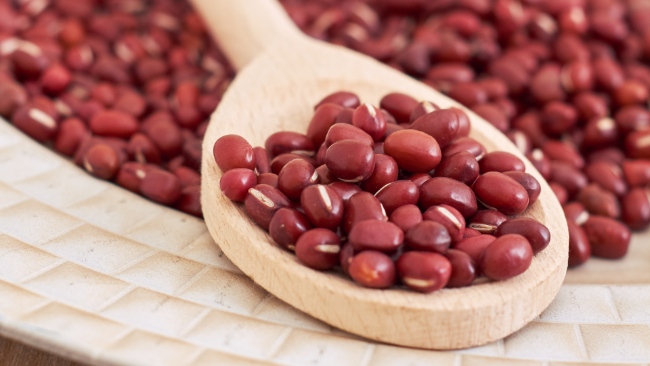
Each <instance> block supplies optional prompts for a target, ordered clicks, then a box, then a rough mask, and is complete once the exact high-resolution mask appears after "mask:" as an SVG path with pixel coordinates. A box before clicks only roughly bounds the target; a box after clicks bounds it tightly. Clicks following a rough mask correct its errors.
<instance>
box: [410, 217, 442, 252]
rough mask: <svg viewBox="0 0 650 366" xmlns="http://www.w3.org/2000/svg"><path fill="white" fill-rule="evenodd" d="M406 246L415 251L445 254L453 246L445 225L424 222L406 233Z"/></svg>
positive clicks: (428, 221)
mask: <svg viewBox="0 0 650 366" xmlns="http://www.w3.org/2000/svg"><path fill="white" fill-rule="evenodd" d="M404 244H405V245H406V246H407V247H409V248H410V249H413V250H420V251H428V252H436V253H441V254H444V253H445V252H446V251H447V249H449V245H450V244H451V236H450V235H449V232H448V231H447V229H446V228H445V226H444V225H442V224H440V223H438V222H434V221H430V220H424V221H422V222H420V223H418V224H416V225H415V226H413V227H412V228H410V229H409V231H407V232H406V235H405V236H404Z"/></svg>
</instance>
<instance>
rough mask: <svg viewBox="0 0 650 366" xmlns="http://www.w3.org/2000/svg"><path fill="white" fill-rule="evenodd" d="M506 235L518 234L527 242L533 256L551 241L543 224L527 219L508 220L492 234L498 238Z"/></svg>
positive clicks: (548, 232) (549, 233)
mask: <svg viewBox="0 0 650 366" xmlns="http://www.w3.org/2000/svg"><path fill="white" fill-rule="evenodd" d="M507 234H519V235H521V236H523V237H524V238H526V240H528V243H529V244H530V247H531V248H532V249H533V254H537V253H539V252H541V251H542V250H544V249H545V248H546V247H547V246H548V244H549V243H550V241H551V232H550V231H549V230H548V228H547V227H546V226H544V224H542V223H540V222H539V221H537V220H535V219H531V218H528V217H518V218H515V219H512V220H508V221H506V222H504V223H502V224H501V225H499V228H498V229H497V231H496V232H495V233H494V235H495V236H496V237H497V238H499V237H502V236H504V235H507Z"/></svg>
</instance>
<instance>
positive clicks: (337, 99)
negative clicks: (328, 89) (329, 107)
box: [314, 91, 361, 109]
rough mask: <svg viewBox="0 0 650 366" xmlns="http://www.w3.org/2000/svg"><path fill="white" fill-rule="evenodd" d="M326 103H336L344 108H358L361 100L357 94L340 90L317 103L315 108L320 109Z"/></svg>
mask: <svg viewBox="0 0 650 366" xmlns="http://www.w3.org/2000/svg"><path fill="white" fill-rule="evenodd" d="M326 103H331V104H336V105H339V106H341V107H344V108H357V107H358V106H359V104H360V103H361V102H359V97H358V96H357V95H356V94H354V93H350V92H345V91H340V92H336V93H333V94H330V95H328V96H326V97H325V98H323V100H321V101H320V102H319V103H318V104H316V106H315V107H314V109H318V108H320V107H321V106H323V105H324V104H326Z"/></svg>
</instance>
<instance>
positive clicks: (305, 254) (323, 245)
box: [296, 228, 341, 270]
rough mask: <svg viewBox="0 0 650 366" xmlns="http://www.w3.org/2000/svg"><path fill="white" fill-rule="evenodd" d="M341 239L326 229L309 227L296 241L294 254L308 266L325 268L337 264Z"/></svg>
mask: <svg viewBox="0 0 650 366" xmlns="http://www.w3.org/2000/svg"><path fill="white" fill-rule="evenodd" d="M340 251H341V241H340V240H339V237H338V236H337V235H336V233H334V232H333V231H331V230H328V229H322V228H318V229H311V230H309V231H307V232H305V233H304V234H302V235H301V236H300V238H299V239H298V242H296V256H297V257H298V259H299V260H300V261H301V262H302V263H303V264H305V265H306V266H307V267H309V268H313V269H319V270H325V269H330V268H332V267H334V266H335V265H337V264H338V262H339V252H340Z"/></svg>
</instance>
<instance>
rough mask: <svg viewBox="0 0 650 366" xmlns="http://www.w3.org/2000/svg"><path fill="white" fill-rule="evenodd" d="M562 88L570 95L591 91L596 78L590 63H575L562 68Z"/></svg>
mask: <svg viewBox="0 0 650 366" xmlns="http://www.w3.org/2000/svg"><path fill="white" fill-rule="evenodd" d="M560 79H561V80H562V87H563V88H564V90H566V91H567V92H568V93H576V92H581V91H588V90H591V88H592V87H593V82H594V77H593V73H592V69H591V65H590V64H589V62H585V61H579V60H576V61H573V62H570V63H568V64H565V65H564V67H563V68H562V75H561V78H560Z"/></svg>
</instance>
